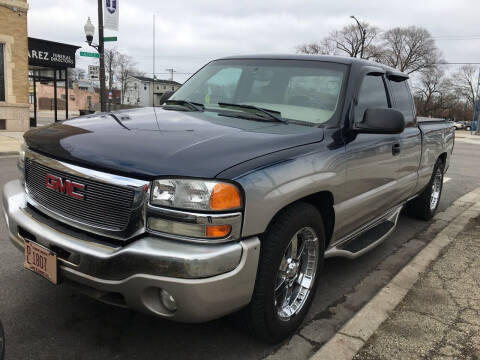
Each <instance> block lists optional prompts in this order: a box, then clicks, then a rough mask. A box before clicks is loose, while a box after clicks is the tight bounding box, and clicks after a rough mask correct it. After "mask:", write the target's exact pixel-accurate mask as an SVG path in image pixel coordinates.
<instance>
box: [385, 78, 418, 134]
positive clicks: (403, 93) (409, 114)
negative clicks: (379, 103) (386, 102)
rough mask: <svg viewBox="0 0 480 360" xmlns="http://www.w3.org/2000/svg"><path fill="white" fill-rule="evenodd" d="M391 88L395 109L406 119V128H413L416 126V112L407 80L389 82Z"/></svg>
mask: <svg viewBox="0 0 480 360" xmlns="http://www.w3.org/2000/svg"><path fill="white" fill-rule="evenodd" d="M389 87H390V91H391V92H392V96H393V101H394V103H393V107H394V108H395V109H397V110H398V111H400V112H401V113H402V114H403V116H404V117H405V126H407V127H408V126H412V125H413V124H415V110H414V104H413V97H412V93H411V91H410V87H409V86H408V82H407V80H401V81H395V80H389Z"/></svg>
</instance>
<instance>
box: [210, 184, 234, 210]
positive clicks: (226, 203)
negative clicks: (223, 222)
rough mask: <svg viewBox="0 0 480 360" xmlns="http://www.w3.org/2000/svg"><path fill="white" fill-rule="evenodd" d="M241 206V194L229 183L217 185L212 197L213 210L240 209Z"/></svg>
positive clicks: (211, 205) (211, 206)
mask: <svg viewBox="0 0 480 360" xmlns="http://www.w3.org/2000/svg"><path fill="white" fill-rule="evenodd" d="M240 206H241V200H240V192H239V191H238V189H237V188H236V187H235V186H234V185H232V184H227V183H219V184H216V185H215V187H214V188H213V190H212V195H211V196H210V208H211V209H212V210H230V209H238V208H239V207H240Z"/></svg>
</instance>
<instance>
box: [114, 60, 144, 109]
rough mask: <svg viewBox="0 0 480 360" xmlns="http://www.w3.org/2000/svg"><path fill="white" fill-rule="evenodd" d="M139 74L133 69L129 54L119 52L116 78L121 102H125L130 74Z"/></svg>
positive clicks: (133, 64) (130, 78)
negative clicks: (118, 83)
mask: <svg viewBox="0 0 480 360" xmlns="http://www.w3.org/2000/svg"><path fill="white" fill-rule="evenodd" d="M133 75H139V72H138V70H137V69H135V63H134V61H133V59H132V57H131V56H129V55H125V54H120V56H119V57H118V65H117V78H118V80H119V81H120V88H121V91H122V104H123V103H124V102H125V93H126V91H127V88H128V86H129V84H130V83H131V82H132V81H133V79H132V76H133Z"/></svg>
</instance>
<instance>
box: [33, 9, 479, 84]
mask: <svg viewBox="0 0 480 360" xmlns="http://www.w3.org/2000/svg"><path fill="white" fill-rule="evenodd" d="M119 2H120V4H119V5H120V31H119V32H118V33H115V32H111V31H107V32H106V35H107V36H108V35H118V38H119V41H118V43H117V46H118V48H119V50H121V51H123V52H126V53H128V54H129V55H131V56H133V57H134V59H135V61H136V62H137V67H138V68H139V69H141V70H143V71H144V72H146V73H152V32H153V31H152V16H153V14H155V15H156V19H157V21H156V37H157V41H156V49H157V56H156V69H157V70H156V73H160V74H159V75H158V76H159V77H160V78H168V75H167V74H165V70H164V69H167V68H172V67H173V68H174V69H175V70H176V71H177V72H178V74H176V75H175V80H178V81H183V80H184V79H185V78H186V77H188V76H189V75H187V73H192V72H194V71H195V70H196V69H198V67H200V66H201V65H203V64H204V63H206V62H208V61H209V60H212V59H215V58H218V57H221V56H226V55H237V54H259V53H294V52H295V46H296V45H298V44H300V43H304V42H312V41H316V40H319V39H321V38H322V37H324V36H325V35H327V34H328V32H329V31H331V30H333V29H338V28H341V27H342V26H344V25H345V24H348V23H351V22H353V20H352V19H350V18H349V16H350V15H355V16H356V17H357V18H358V19H360V20H361V21H368V22H370V23H372V24H374V25H376V26H378V27H380V28H382V29H388V28H391V27H394V26H409V25H417V26H423V27H425V28H427V30H428V31H430V33H431V34H432V35H433V36H434V37H435V38H436V40H437V45H438V46H439V48H440V50H441V51H442V52H443V55H444V58H445V59H446V60H447V61H450V62H480V17H479V16H478V14H480V1H478V0H471V1H466V0H464V1H462V0H450V1H447V0H435V1H430V0H401V1H400V0H382V1H376V0H375V1H373V0H369V1H347V0H334V1H322V0H276V1H273V0H256V1H254V0H203V1H202V0H175V1H155V0H119ZM29 4H30V11H29V13H28V35H29V36H31V37H38V38H42V39H48V40H52V41H59V42H66V43H70V44H75V45H82V44H83V40H84V37H85V35H84V31H83V26H84V24H85V23H86V20H87V17H89V16H90V17H91V18H92V22H93V23H94V24H95V25H96V24H97V16H96V14H97V0H30V1H29ZM97 30H98V29H97ZM459 37H461V38H463V40H459V39H458V38H459ZM111 44H113V43H110V44H109V45H108V46H112V45H111ZM84 49H85V50H87V51H88V46H85V47H84ZM90 51H91V49H90ZM77 54H78V53H77ZM88 64H94V61H92V60H87V59H80V60H79V61H78V66H79V67H84V68H86V66H87V65H88Z"/></svg>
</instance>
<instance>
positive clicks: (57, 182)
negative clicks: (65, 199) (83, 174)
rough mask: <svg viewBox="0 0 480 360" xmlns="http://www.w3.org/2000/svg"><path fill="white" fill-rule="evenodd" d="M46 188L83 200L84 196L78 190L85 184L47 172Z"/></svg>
mask: <svg viewBox="0 0 480 360" xmlns="http://www.w3.org/2000/svg"><path fill="white" fill-rule="evenodd" d="M46 187H47V189H50V190H53V191H57V192H59V193H62V194H65V195H67V196H71V197H73V198H75V199H78V200H83V199H84V198H85V196H84V195H83V194H80V193H78V192H77V191H79V190H85V185H83V184H79V183H77V182H74V181H70V180H63V179H62V178H61V177H58V176H55V175H52V174H47V182H46Z"/></svg>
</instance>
